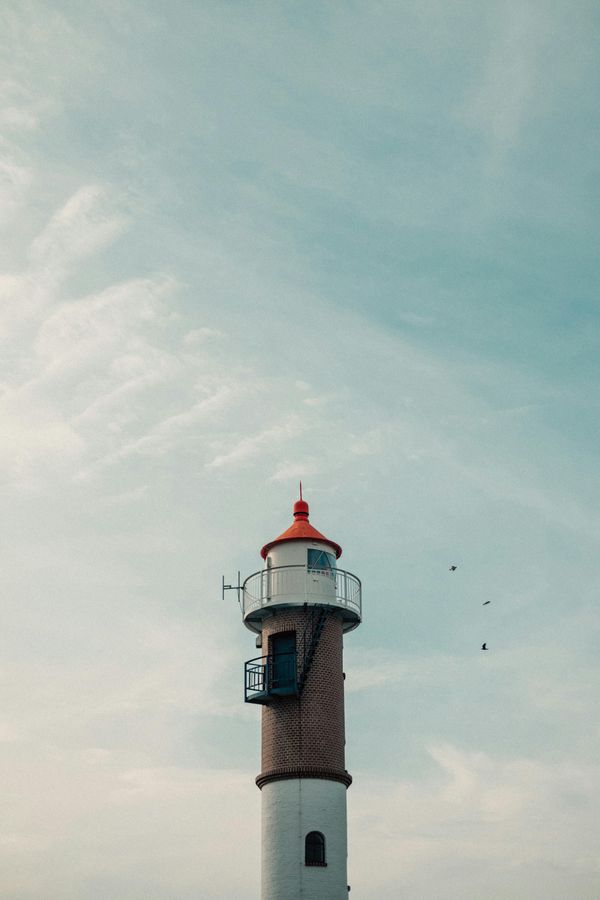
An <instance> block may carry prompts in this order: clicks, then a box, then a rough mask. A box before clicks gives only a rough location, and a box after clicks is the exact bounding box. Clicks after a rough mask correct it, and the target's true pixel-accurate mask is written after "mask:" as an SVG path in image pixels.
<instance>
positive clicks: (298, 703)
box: [256, 607, 352, 788]
mask: <svg viewBox="0 0 600 900" xmlns="http://www.w3.org/2000/svg"><path fill="white" fill-rule="evenodd" d="M312 612H313V609H312V608H311V607H300V608H296V609H289V608H288V609H282V610H277V611H274V614H273V615H272V616H269V617H268V618H267V619H265V620H264V622H263V629H262V646H263V653H268V652H270V639H271V638H272V637H273V635H275V634H278V633H281V632H290V631H293V632H295V633H296V652H297V659H298V675H300V670H301V667H302V663H303V660H302V658H301V638H302V635H303V634H304V631H305V629H306V627H307V624H308V622H309V619H310V616H311V614H312ZM342 658H343V632H342V619H341V617H339V615H338V614H337V613H336V611H335V610H332V611H331V612H330V613H329V614H328V617H327V620H326V622H325V625H324V628H323V632H322V634H321V636H320V639H319V642H318V644H317V648H316V651H315V654H314V658H313V661H312V665H311V667H310V671H309V673H308V677H307V679H306V682H305V685H304V689H303V691H302V693H301V695H300V696H299V697H273V698H272V699H271V702H270V703H268V704H267V705H265V706H263V710H262V761H261V764H262V771H261V773H260V775H259V776H258V777H257V779H256V783H257V785H258V787H259V788H262V787H263V786H264V785H265V784H267V783H268V782H270V781H279V780H281V779H287V778H325V779H328V780H331V781H340V782H342V783H343V784H345V785H346V786H348V785H350V784H351V782H352V778H351V776H350V775H349V774H348V772H347V771H346V769H345V760H344V755H345V753H344V749H345V748H344V745H345V736H344V673H343V667H342Z"/></svg>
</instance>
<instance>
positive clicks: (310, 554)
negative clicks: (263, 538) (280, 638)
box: [242, 491, 361, 634]
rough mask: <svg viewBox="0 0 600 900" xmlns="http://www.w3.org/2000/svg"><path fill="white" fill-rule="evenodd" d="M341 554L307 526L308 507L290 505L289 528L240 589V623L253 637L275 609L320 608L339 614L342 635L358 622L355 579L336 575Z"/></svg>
mask: <svg viewBox="0 0 600 900" xmlns="http://www.w3.org/2000/svg"><path fill="white" fill-rule="evenodd" d="M341 555H342V548H341V547H340V546H339V544H336V543H335V541H332V540H330V539H329V538H327V537H325V535H323V534H321V532H319V531H317V529H316V528H314V527H313V525H311V523H310V521H309V508H308V503H307V502H306V501H305V500H303V499H302V491H301V492H300V499H299V500H297V501H296V503H294V520H293V522H292V524H291V525H290V527H289V528H288V529H287V530H286V531H284V532H283V533H282V534H280V535H279V537H277V538H275V539H274V540H272V541H269V543H267V544H265V546H264V547H263V548H262V550H261V556H262V558H263V559H264V560H265V564H266V565H265V568H263V569H261V570H259V571H258V572H254V573H253V574H252V575H250V576H249V577H248V578H246V580H245V581H244V583H243V586H242V604H243V616H244V623H245V625H246V627H247V628H249V629H250V630H251V631H254V632H256V633H257V634H260V633H261V630H262V622H263V619H264V618H265V617H266V616H268V615H271V614H272V613H273V612H274V611H275V609H276V608H277V607H297V606H322V607H329V608H331V609H335V610H338V611H339V615H340V618H341V619H342V623H343V630H344V631H351V630H352V629H353V628H356V627H357V625H359V624H360V621H361V584H360V579H359V578H357V577H356V575H353V574H352V573H351V572H347V571H346V570H345V569H340V568H339V567H338V565H337V561H338V559H339V558H340V556H341Z"/></svg>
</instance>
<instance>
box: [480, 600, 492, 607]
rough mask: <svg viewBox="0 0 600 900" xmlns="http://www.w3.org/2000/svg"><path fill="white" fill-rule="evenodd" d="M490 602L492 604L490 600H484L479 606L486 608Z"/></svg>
mask: <svg viewBox="0 0 600 900" xmlns="http://www.w3.org/2000/svg"><path fill="white" fill-rule="evenodd" d="M491 602H492V601H491V600H486V601H485V603H482V604H481V605H482V606H487V605H488V603H491Z"/></svg>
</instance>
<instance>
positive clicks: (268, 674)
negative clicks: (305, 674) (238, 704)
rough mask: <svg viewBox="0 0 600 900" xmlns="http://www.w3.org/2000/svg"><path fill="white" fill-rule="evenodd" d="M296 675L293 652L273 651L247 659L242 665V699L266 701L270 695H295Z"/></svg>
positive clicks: (253, 701)
mask: <svg viewBox="0 0 600 900" xmlns="http://www.w3.org/2000/svg"><path fill="white" fill-rule="evenodd" d="M297 694H298V676H297V670H296V654H295V653H275V654H271V655H270V656H257V657H256V658H255V659H249V660H248V662H247V663H245V666H244V700H245V702H246V703H268V702H269V700H270V698H271V697H295V696H297Z"/></svg>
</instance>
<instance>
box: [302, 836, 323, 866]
mask: <svg viewBox="0 0 600 900" xmlns="http://www.w3.org/2000/svg"><path fill="white" fill-rule="evenodd" d="M304 865H305V866H326V865H327V862H326V860H325V836H324V835H322V834H321V832H320V831H309V832H308V834H307V835H306V840H305V841H304Z"/></svg>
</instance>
